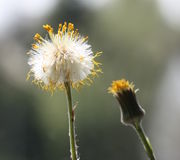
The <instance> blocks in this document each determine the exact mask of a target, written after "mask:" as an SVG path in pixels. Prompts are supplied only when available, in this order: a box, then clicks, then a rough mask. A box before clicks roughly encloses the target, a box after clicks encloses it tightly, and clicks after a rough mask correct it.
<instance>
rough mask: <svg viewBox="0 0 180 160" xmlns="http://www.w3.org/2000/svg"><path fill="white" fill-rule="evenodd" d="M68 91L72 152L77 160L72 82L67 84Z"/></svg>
mask: <svg viewBox="0 0 180 160" xmlns="http://www.w3.org/2000/svg"><path fill="white" fill-rule="evenodd" d="M64 85H65V89H66V97H67V102H68V121H69V139H70V152H71V159H72V160H77V147H76V139H75V124H74V121H75V116H74V110H73V106H72V96H71V85H70V82H65V83H64Z"/></svg>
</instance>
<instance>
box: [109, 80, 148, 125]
mask: <svg viewBox="0 0 180 160" xmlns="http://www.w3.org/2000/svg"><path fill="white" fill-rule="evenodd" d="M108 90H109V93H112V94H113V95H114V96H115V97H116V99H117V100H118V102H119V104H120V106H121V122H122V123H123V124H125V125H133V124H134V123H135V122H140V121H141V120H142V118H143V116H144V114H145V111H144V109H143V108H142V107H141V106H140V105H139V104H138V102H137V99H136V94H135V93H136V91H134V85H133V84H132V83H129V82H128V81H127V80H125V79H121V80H117V81H113V82H112V86H111V87H109V88H108Z"/></svg>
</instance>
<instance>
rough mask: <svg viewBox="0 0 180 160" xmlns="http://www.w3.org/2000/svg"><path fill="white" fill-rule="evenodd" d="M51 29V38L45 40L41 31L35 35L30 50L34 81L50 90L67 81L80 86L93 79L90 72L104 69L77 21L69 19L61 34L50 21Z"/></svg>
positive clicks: (59, 86)
mask: <svg viewBox="0 0 180 160" xmlns="http://www.w3.org/2000/svg"><path fill="white" fill-rule="evenodd" d="M43 27H44V28H45V29H46V30H47V31H48V33H49V37H50V39H48V40H45V39H43V38H42V37H41V36H40V35H39V34H36V35H35V37H34V39H35V40H36V41H37V42H36V44H33V46H32V50H30V51H29V52H28V53H29V54H30V58H29V60H28V64H29V65H30V66H31V70H30V72H29V74H28V77H29V76H30V74H31V75H33V76H34V82H35V83H36V84H38V85H40V86H41V87H42V88H43V89H46V90H51V91H53V90H55V89H56V88H62V87H63V86H64V82H71V84H72V86H73V87H78V86H79V85H81V84H84V83H85V80H89V82H91V79H90V75H96V73H97V72H101V70H100V69H99V64H100V63H98V62H96V61H95V60H94V58H95V57H97V56H98V55H99V53H97V54H96V55H93V52H92V49H91V45H89V44H88V43H87V37H82V36H80V35H79V33H78V31H77V30H74V25H73V24H72V23H69V24H68V26H67V23H66V22H65V23H64V24H63V25H61V24H60V25H59V30H58V33H57V34H54V33H53V29H52V28H51V27H50V26H49V25H44V26H43Z"/></svg>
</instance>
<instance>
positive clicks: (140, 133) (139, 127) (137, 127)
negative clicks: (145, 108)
mask: <svg viewBox="0 0 180 160" xmlns="http://www.w3.org/2000/svg"><path fill="white" fill-rule="evenodd" d="M134 128H135V130H136V132H137V134H138V136H139V138H140V140H141V142H142V144H143V146H144V149H145V151H146V153H147V155H148V157H149V159H150V160H155V155H154V153H153V149H152V145H151V143H150V141H149V139H148V137H147V136H146V134H145V132H144V130H143V128H142V125H141V123H140V122H135V123H134Z"/></svg>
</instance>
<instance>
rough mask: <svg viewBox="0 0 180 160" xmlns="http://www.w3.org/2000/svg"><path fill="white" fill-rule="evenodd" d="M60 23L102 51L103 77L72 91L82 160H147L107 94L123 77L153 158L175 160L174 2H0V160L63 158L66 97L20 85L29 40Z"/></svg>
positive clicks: (178, 75) (179, 70)
mask: <svg viewBox="0 0 180 160" xmlns="http://www.w3.org/2000/svg"><path fill="white" fill-rule="evenodd" d="M63 21H67V22H69V21H70V22H73V23H74V24H75V27H76V28H78V29H79V31H80V33H81V34H82V35H88V36H89V43H90V44H92V48H93V51H94V52H96V51H103V55H102V56H101V57H99V58H98V60H99V61H100V62H102V64H103V65H102V69H103V72H104V73H103V74H101V75H100V76H99V78H96V79H95V81H94V83H93V84H92V86H90V87H88V86H86V87H83V88H82V89H81V90H80V92H77V91H73V101H74V103H78V107H77V109H76V132H77V134H78V135H77V144H78V146H79V149H78V150H79V152H80V157H81V159H82V160H91V159H93V160H119V159H121V160H130V159H139V160H140V159H142V160H143V159H147V157H146V155H145V152H144V149H143V147H142V146H141V144H140V141H139V139H138V138H137V135H136V133H135V132H134V131H133V130H132V128H130V127H125V126H123V125H122V124H121V123H120V112H119V107H118V103H117V102H116V100H115V99H114V98H113V96H112V95H110V94H108V93H107V88H108V87H109V85H110V83H111V81H112V80H116V79H120V78H127V79H129V80H130V81H133V82H134V83H135V84H136V87H137V88H139V89H140V91H139V92H138V94H137V96H138V99H139V101H140V104H141V105H142V106H143V107H144V108H145V110H146V116H145V117H144V120H143V126H144V128H145V131H146V133H147V135H148V136H149V138H150V139H151V142H152V145H153V147H154V151H155V154H156V157H157V159H159V160H160V159H162V160H170V159H171V160H179V159H180V149H179V148H180V140H179V139H180V126H179V122H180V1H179V0H16V1H13V0H0V159H2V160H42V159H43V160H58V159H59V160H68V159H70V158H69V154H70V153H69V139H68V121H67V107H66V97H65V94H64V93H63V92H62V91H57V92H55V93H54V95H53V96H51V94H50V93H47V92H43V91H42V90H40V89H39V88H37V87H36V86H34V85H32V83H31V82H30V81H28V82H27V81H26V74H27V72H28V71H29V66H28V65H27V60H28V55H26V52H27V51H28V50H29V49H30V48H31V44H32V43H33V35H34V34H35V33H36V32H38V33H40V34H41V35H43V36H45V35H46V34H47V33H46V32H45V31H44V30H43V29H42V25H43V24H46V23H48V24H51V25H52V26H53V27H54V28H57V26H58V23H60V22H61V23H62V22H63Z"/></svg>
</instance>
